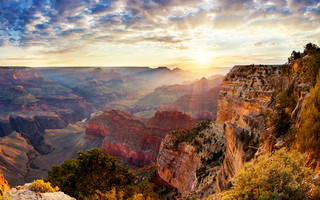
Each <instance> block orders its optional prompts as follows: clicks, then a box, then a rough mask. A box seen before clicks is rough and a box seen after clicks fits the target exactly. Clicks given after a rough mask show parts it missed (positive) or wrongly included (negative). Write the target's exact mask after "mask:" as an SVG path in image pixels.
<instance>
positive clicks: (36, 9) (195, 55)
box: [0, 0, 320, 69]
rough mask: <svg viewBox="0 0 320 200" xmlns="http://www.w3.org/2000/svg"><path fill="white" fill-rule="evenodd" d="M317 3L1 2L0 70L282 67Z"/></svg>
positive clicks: (309, 30)
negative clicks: (102, 67)
mask: <svg viewBox="0 0 320 200" xmlns="http://www.w3.org/2000/svg"><path fill="white" fill-rule="evenodd" d="M309 42H312V43H316V44H318V45H319V44H320V0H123V1H117V0H0V66H17V65H19V66H37V67H42V66H150V67H157V66H168V67H180V68H182V69H201V68H205V67H231V66H233V65H236V64H283V63H285V62H286V61H287V58H288V57H289V56H290V54H291V52H292V51H293V50H296V51H298V50H300V51H301V50H303V47H304V46H305V45H306V44H307V43H309Z"/></svg>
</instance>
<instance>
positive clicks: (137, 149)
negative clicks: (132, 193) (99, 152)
mask: <svg viewBox="0 0 320 200" xmlns="http://www.w3.org/2000/svg"><path fill="white" fill-rule="evenodd" d="M195 125H196V122H195V121H193V120H192V119H191V118H190V116H188V115H186V114H184V113H182V112H157V113H156V114H155V116H154V117H152V118H150V119H142V118H138V117H135V116H133V115H131V114H129V113H127V112H125V111H118V110H111V111H104V112H103V113H102V114H100V115H98V116H96V117H93V118H92V119H90V120H89V121H88V122H87V124H86V135H98V136H102V137H104V139H103V141H102V148H103V149H104V151H105V152H106V153H109V154H110V155H113V156H117V157H118V158H119V160H120V161H121V162H122V163H124V164H126V165H128V166H131V167H141V166H144V165H147V164H150V163H152V162H155V161H156V157H157V155H158V150H159V146H160V143H161V141H162V139H163V138H164V137H165V135H166V134H167V133H168V132H170V131H172V130H176V129H179V128H180V129H185V128H192V127H194V126H195Z"/></svg>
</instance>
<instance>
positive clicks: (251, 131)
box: [217, 65, 285, 190]
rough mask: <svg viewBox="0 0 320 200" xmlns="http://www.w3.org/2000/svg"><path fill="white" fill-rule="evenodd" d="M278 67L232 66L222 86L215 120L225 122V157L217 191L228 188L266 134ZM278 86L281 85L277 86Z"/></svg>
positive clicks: (278, 80)
mask: <svg viewBox="0 0 320 200" xmlns="http://www.w3.org/2000/svg"><path fill="white" fill-rule="evenodd" d="M280 74H281V66H261V65H260V66H253V65H250V66H235V67H233V68H232V70H230V72H229V73H228V74H227V75H226V77H225V80H224V81H223V83H222V85H221V91H220V95H219V100H218V117H217V121H219V122H224V123H225V126H224V132H225V135H226V154H225V159H224V163H223V167H222V169H221V170H220V172H219V174H218V176H217V180H218V182H217V184H218V190H223V189H226V188H228V182H229V180H230V179H231V178H232V177H233V176H234V174H235V173H236V172H237V171H239V170H241V169H243V165H244V162H245V161H248V160H250V159H251V158H252V157H253V155H254V153H255V152H256V150H257V149H258V145H259V136H260V134H261V133H263V132H264V131H265V123H264V118H263V114H264V113H265V112H266V110H268V106H269V105H270V103H271V101H272V98H273V97H274V96H275V87H274V85H275V83H277V84H278V85H277V87H281V88H282V87H284V85H281V84H285V83H284V82H283V81H280V79H281V78H280ZM280 83H281V84H280Z"/></svg>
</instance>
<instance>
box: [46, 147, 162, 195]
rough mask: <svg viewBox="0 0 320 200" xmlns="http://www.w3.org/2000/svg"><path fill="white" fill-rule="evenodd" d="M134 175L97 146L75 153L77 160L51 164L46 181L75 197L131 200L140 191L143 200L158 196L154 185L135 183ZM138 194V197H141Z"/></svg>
mask: <svg viewBox="0 0 320 200" xmlns="http://www.w3.org/2000/svg"><path fill="white" fill-rule="evenodd" d="M134 179H135V176H134V175H133V173H132V172H130V171H129V170H128V168H126V167H123V166H121V165H120V164H119V162H118V159H117V158H115V157H112V156H110V155H108V154H105V153H104V152H103V151H102V150H101V149H99V148H93V149H90V150H88V152H87V153H85V152H83V151H79V152H78V157H77V158H76V159H67V160H65V161H64V162H63V163H62V164H61V165H60V166H58V165H53V166H52V169H51V170H50V171H48V178H47V180H48V181H49V182H50V183H51V184H52V185H55V186H59V188H60V189H61V191H63V192H65V193H66V194H68V195H70V196H73V197H76V198H77V199H119V200H121V199H131V198H133V197H134V196H135V195H138V194H141V195H142V196H143V198H145V199H150V200H151V199H158V196H157V194H156V193H154V192H153V184H151V183H149V182H148V181H142V182H140V184H138V185H134ZM141 195H140V196H141ZM138 196H139V195H138Z"/></svg>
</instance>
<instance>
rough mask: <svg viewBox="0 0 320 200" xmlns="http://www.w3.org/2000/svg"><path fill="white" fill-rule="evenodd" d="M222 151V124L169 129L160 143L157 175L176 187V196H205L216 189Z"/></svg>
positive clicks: (202, 123) (223, 142)
mask: <svg viewBox="0 0 320 200" xmlns="http://www.w3.org/2000/svg"><path fill="white" fill-rule="evenodd" d="M224 150H225V136H224V133H223V124H222V123H217V122H209V121H204V122H201V123H199V124H198V125H197V127H195V128H193V129H190V130H178V131H173V132H171V133H169V134H168V135H167V136H166V137H165V139H164V140H163V141H162V143H161V145H160V150H159V155H158V158H157V174H158V176H159V178H160V180H162V182H164V183H166V185H169V186H170V187H171V188H176V189H177V190H178V192H179V197H176V198H184V199H188V198H191V197H193V196H195V197H197V198H203V197H206V196H208V195H209V194H211V192H212V191H213V190H216V188H215V187H216V184H215V177H216V175H217V172H218V171H219V169H220V166H221V165H222V162H223V155H224Z"/></svg>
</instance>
